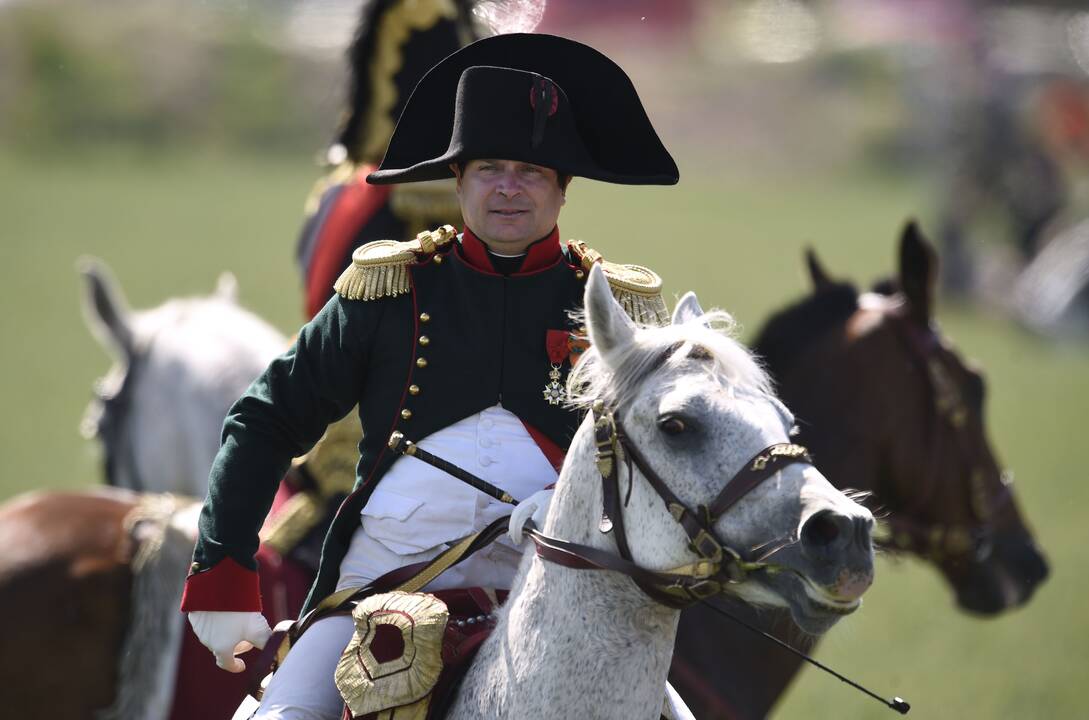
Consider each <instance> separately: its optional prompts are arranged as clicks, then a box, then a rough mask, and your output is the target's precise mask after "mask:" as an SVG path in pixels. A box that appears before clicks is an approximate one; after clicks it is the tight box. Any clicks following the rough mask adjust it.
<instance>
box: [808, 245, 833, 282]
mask: <svg viewBox="0 0 1089 720" xmlns="http://www.w3.org/2000/svg"><path fill="white" fill-rule="evenodd" d="M805 266H806V268H807V269H808V270H809V279H810V280H812V281H813V289H814V290H816V291H817V292H820V291H821V290H824V289H825V288H827V287H828V286H830V285H832V284H833V283H832V278H830V277H829V276H828V273H827V272H826V271H825V269H824V265H822V264H821V261H820V259H818V258H817V251H816V250H814V249H813V247H812V246H811V245H810V246H807V247H806V249H805Z"/></svg>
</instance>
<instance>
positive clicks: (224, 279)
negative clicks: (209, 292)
mask: <svg viewBox="0 0 1089 720" xmlns="http://www.w3.org/2000/svg"><path fill="white" fill-rule="evenodd" d="M214 295H215V296H216V297H217V298H219V299H220V300H225V301H227V302H229V303H235V304H237V303H238V278H236V277H235V276H234V273H232V272H224V273H221V274H220V276H219V279H218V280H216V290H215V293H214Z"/></svg>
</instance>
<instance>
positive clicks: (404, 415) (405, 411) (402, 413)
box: [401, 408, 412, 420]
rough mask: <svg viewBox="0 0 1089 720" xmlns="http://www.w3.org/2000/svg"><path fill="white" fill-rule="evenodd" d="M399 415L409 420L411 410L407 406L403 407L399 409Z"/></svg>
mask: <svg viewBox="0 0 1089 720" xmlns="http://www.w3.org/2000/svg"><path fill="white" fill-rule="evenodd" d="M401 417H403V418H404V419H405V420H409V419H410V418H411V417H412V411H411V410H409V409H408V408H405V409H404V410H402V411H401Z"/></svg>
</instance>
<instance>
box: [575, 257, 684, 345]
mask: <svg viewBox="0 0 1089 720" xmlns="http://www.w3.org/2000/svg"><path fill="white" fill-rule="evenodd" d="M567 247H568V249H570V251H571V254H572V255H573V256H574V257H575V258H577V259H578V261H579V263H580V264H581V265H582V267H583V269H584V270H586V271H587V272H589V271H590V268H592V267H593V266H594V265H595V264H600V265H601V269H602V270H604V271H605V277H606V279H608V281H609V287H610V288H612V291H613V297H615V298H616V300H617V302H619V303H620V306H621V307H622V308H624V312H626V313H628V317H630V318H631V319H632V320H635V321H636V322H638V323H644V324H647V325H667V324H668V323H669V311H668V310H667V309H666V304H665V300H664V299H662V278H660V277H658V273H656V272H654V271H653V270H651V269H650V268H645V267H643V266H642V265H621V264H619V263H614V262H609V261H608V260H606V259H605V258H604V257H602V255H601V253H599V252H598V251H597V250H594V249H593V248H591V247H589V246H588V245H587V244H586V243H584V242H582V241H581V240H568V241H567Z"/></svg>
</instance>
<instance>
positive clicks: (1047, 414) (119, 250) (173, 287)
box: [0, 153, 1089, 718]
mask: <svg viewBox="0 0 1089 720" xmlns="http://www.w3.org/2000/svg"><path fill="white" fill-rule="evenodd" d="M682 167H683V162H682ZM315 176H316V171H315V170H314V169H313V168H311V167H310V166H309V165H308V163H307V160H306V159H305V158H297V159H295V160H291V159H281V160H254V159H248V160H240V159H230V160H228V159H226V158H223V157H217V156H213V155H197V156H182V155H175V156H170V157H166V158H157V159H155V160H154V161H150V160H148V159H146V158H138V157H132V156H130V155H125V154H123V153H122V154H119V155H116V156H107V155H105V154H102V155H95V156H90V157H83V158H81V159H80V161H79V162H76V161H75V160H71V161H67V162H64V161H60V160H52V161H48V162H46V163H44V164H31V163H29V162H28V161H26V160H25V159H20V158H18V157H16V156H12V155H9V154H3V153H0V188H3V192H2V193H0V218H2V219H3V230H2V231H0V238H2V241H0V247H2V248H3V249H4V252H3V263H2V264H0V299H2V305H0V307H3V309H4V312H3V320H2V328H3V337H4V338H5V340H6V343H5V348H4V352H3V353H2V355H0V377H2V378H3V380H2V382H3V389H4V399H5V402H6V408H5V410H6V412H5V413H4V419H3V420H2V421H0V447H2V453H0V498H6V497H10V496H11V495H14V494H16V493H18V492H22V491H25V490H29V489H33V488H60V487H80V486H86V485H89V484H93V483H96V482H98V481H99V475H98V472H99V467H98V462H99V460H98V456H97V453H96V449H95V448H94V447H93V446H92V445H91V444H90V443H88V442H86V441H84V440H83V439H82V438H80V436H79V434H78V432H77V426H78V423H79V418H80V415H81V413H82V411H83V407H84V406H85V404H86V402H87V400H88V399H89V397H90V389H91V384H92V381H93V380H94V378H96V377H97V376H99V375H101V374H102V373H103V372H104V371H105V369H106V368H107V367H108V364H109V360H108V358H107V357H106V356H105V354H104V353H103V352H102V351H101V350H100V349H99V348H98V346H97V345H96V344H95V343H94V341H93V340H92V339H91V337H90V335H89V334H88V333H87V331H86V330H85V328H84V326H83V324H82V322H81V319H80V315H79V294H80V288H79V285H78V277H77V275H76V271H75V262H76V259H77V258H78V257H79V256H80V255H83V254H92V255H97V256H99V257H101V258H102V259H104V260H105V261H106V262H107V263H109V264H110V265H111V266H112V267H113V269H114V270H115V272H116V274H117V276H118V278H119V279H120V281H121V282H122V284H123V286H124V288H125V290H126V292H127V295H128V298H129V300H130V302H131V304H132V305H133V306H134V307H137V308H139V307H146V306H149V305H154V304H157V303H158V302H160V301H162V300H163V299H165V298H167V297H169V296H172V295H178V294H196V293H204V292H207V291H209V290H210V289H211V288H212V287H213V285H214V283H215V279H216V276H217V275H218V273H219V272H220V271H222V270H231V271H233V272H234V273H235V274H236V275H237V276H238V279H239V282H240V287H241V297H242V301H243V302H244V304H246V305H247V306H249V307H250V308H252V309H254V310H256V311H258V312H259V313H261V314H262V315H264V316H265V317H267V318H269V319H271V320H272V321H273V322H274V323H275V324H276V325H278V326H279V327H280V328H281V329H283V330H284V331H291V330H293V326H294V325H295V324H296V322H297V320H298V319H299V317H300V312H301V311H300V308H301V302H300V293H299V283H298V280H297V276H296V273H295V269H294V261H293V248H294V242H295V233H296V230H297V228H298V224H299V219H300V215H301V205H302V201H303V198H304V197H305V195H306V193H307V192H308V189H309V186H310V183H311V182H312V181H313V179H314V178H315ZM925 198H926V192H925V187H924V186H923V185H922V183H921V182H919V181H910V180H902V179H890V178H887V177H882V176H880V175H875V174H868V173H865V172H861V171H859V172H854V173H850V174H845V175H843V176H836V177H825V176H821V177H808V178H800V179H799V178H795V179H790V180H784V179H763V180H760V181H750V180H743V179H741V178H732V179H727V180H711V179H694V180H693V179H690V178H685V180H684V182H683V183H682V184H681V185H680V186H677V187H674V188H654V189H650V188H617V187H609V186H604V185H601V184H595V183H591V182H587V181H576V183H575V185H574V186H572V190H571V192H570V194H569V203H568V207H567V209H566V210H565V211H564V216H563V218H562V222H561V228H562V231H563V233H564V235H565V236H575V237H580V238H582V239H584V240H586V241H587V242H589V243H590V244H591V245H593V246H594V247H596V248H598V249H600V250H601V251H602V252H603V253H604V254H605V255H606V256H607V257H610V258H616V259H620V260H622V261H628V262H638V263H642V264H645V265H648V266H650V267H652V268H654V269H656V270H657V271H659V272H660V273H661V274H662V275H663V276H665V277H666V279H667V292H668V293H669V294H670V295H675V294H680V293H681V292H682V291H684V290H688V289H695V290H696V291H697V292H698V293H699V295H700V298H701V300H702V301H703V304H704V306H705V307H706V306H712V305H716V306H720V307H723V308H726V309H728V310H730V311H732V312H734V313H735V315H736V316H737V318H738V319H739V320H740V321H741V323H742V325H743V326H744V327H746V328H748V329H749V330H750V331H751V330H755V328H756V327H757V326H758V325H759V324H760V322H761V320H762V319H763V318H764V317H765V316H766V315H767V313H768V312H770V311H771V310H772V309H774V308H776V307H777V306H779V305H781V304H783V303H785V302H786V301H788V300H790V299H792V298H794V297H796V296H797V295H799V294H800V293H801V292H803V291H804V290H805V289H806V285H805V281H804V276H803V273H802V265H801V248H802V247H803V246H804V245H805V244H806V243H811V244H813V245H814V246H816V247H817V248H819V250H820V252H821V254H822V256H823V257H824V259H825V262H826V265H827V266H828V267H829V269H830V270H832V271H833V272H834V273H838V274H841V275H845V276H850V277H853V278H855V279H857V280H859V281H864V282H869V281H870V280H872V279H874V278H875V277H877V276H878V275H880V274H882V273H887V272H889V271H890V270H891V269H892V258H893V256H894V241H895V237H896V234H897V230H898V227H899V224H900V223H901V222H902V221H903V219H904V218H905V217H906V216H907V215H909V214H912V213H915V212H921V211H922V210H925V207H924V206H923V202H924V199H925ZM941 319H942V322H943V324H944V326H945V329H946V332H947V334H948V335H949V336H951V337H952V338H953V339H954V340H955V342H956V343H957V344H958V345H959V347H960V348H961V349H962V350H963V352H964V353H965V354H966V355H967V356H969V357H971V358H974V359H976V360H977V361H979V363H980V364H981V365H983V366H984V367H985V368H986V369H987V375H988V380H989V387H990V396H989V409H988V413H989V418H990V428H991V437H992V440H993V442H994V445H995V447H996V448H997V450H998V452H999V454H1000V456H1001V457H1002V458H1003V459H1004V460H1005V461H1006V462H1007V463H1008V464H1009V466H1010V467H1012V468H1013V469H1014V471H1015V472H1016V477H1017V480H1018V490H1019V492H1020V499H1021V503H1022V506H1023V509H1024V511H1025V513H1026V515H1027V516H1028V517H1029V518H1030V519H1031V520H1032V522H1033V525H1034V526H1035V529H1036V531H1037V533H1038V535H1039V538H1040V540H1041V543H1042V545H1043V546H1044V548H1045V550H1046V551H1047V553H1048V555H1049V558H1050V560H1051V563H1052V576H1051V579H1050V580H1049V581H1048V582H1047V584H1046V585H1044V586H1043V587H1042V589H1041V590H1040V592H1039V593H1038V594H1037V596H1036V598H1035V599H1034V600H1033V602H1032V603H1031V604H1030V606H1029V607H1027V608H1025V609H1023V610H1020V611H1017V612H1014V613H1012V614H1011V615H1010V616H1008V617H1004V618H1002V619H1000V620H993V621H981V620H977V619H973V618H970V617H967V616H965V615H963V614H960V613H958V612H957V611H956V610H955V609H954V608H953V606H952V600H951V596H950V594H949V593H948V592H947V590H946V589H945V588H944V587H943V586H942V584H941V582H940V580H939V579H938V577H937V575H936V573H934V572H933V571H931V570H930V569H928V568H927V567H924V566H923V565H921V564H920V563H917V562H912V561H906V562H902V563H893V562H889V561H882V562H881V563H880V567H879V577H878V580H877V583H876V584H875V586H874V589H873V590H872V591H871V593H870V594H869V596H868V597H867V600H866V605H865V607H864V608H863V609H862V610H861V611H860V612H859V613H858V614H857V615H856V616H854V617H852V618H849V619H847V620H845V621H844V622H843V623H841V625H840V626H839V627H837V628H836V629H835V630H833V632H832V633H831V635H830V637H829V638H828V639H827V640H826V641H825V642H824V644H823V645H822V646H821V648H820V651H819V657H820V659H822V660H823V661H825V662H827V663H830V664H832V665H833V666H834V667H836V668H837V669H839V670H840V671H841V672H844V673H847V674H849V675H851V676H852V677H854V678H855V679H857V680H859V681H861V682H864V683H866V684H869V685H871V686H872V687H873V688H874V689H877V690H879V691H880V692H884V693H887V694H890V695H892V694H897V695H902V696H904V697H905V698H907V699H908V700H910V701H911V702H912V703H913V704H914V707H915V709H914V711H913V713H912V717H917V718H946V717H949V718H954V717H955V718H1026V717H1033V718H1036V717H1039V718H1055V717H1061V718H1067V717H1084V716H1085V708H1084V702H1083V697H1082V695H1081V690H1082V686H1081V685H1080V683H1081V682H1083V681H1084V679H1085V677H1086V668H1087V667H1089V643H1087V642H1086V641H1087V640H1089V613H1087V612H1086V609H1085V608H1086V604H1085V597H1086V595H1087V590H1089V581H1087V580H1086V575H1085V573H1084V571H1085V569H1086V559H1085V554H1084V551H1083V549H1082V544H1083V543H1084V542H1085V541H1086V539H1087V534H1086V531H1085V527H1086V524H1085V521H1084V520H1083V519H1081V518H1080V517H1079V516H1080V513H1081V512H1083V511H1084V509H1085V508H1086V507H1087V506H1089V502H1087V500H1089V490H1087V489H1086V483H1085V482H1084V480H1083V476H1084V474H1085V470H1084V469H1083V468H1082V462H1083V461H1080V460H1079V459H1078V458H1080V454H1079V453H1078V452H1077V448H1078V447H1080V443H1081V442H1083V440H1082V439H1081V437H1080V435H1081V433H1080V425H1081V422H1082V421H1083V412H1084V410H1085V408H1086V406H1087V404H1089V362H1087V359H1089V355H1087V351H1086V349H1085V348H1082V347H1063V346H1052V345H1045V344H1042V343H1041V342H1039V341H1038V340H1035V339H1033V338H1031V337H1029V336H1026V335H1024V334H1022V333H1020V332H1019V331H1017V330H1016V329H1014V328H1013V327H1011V326H1010V325H1009V324H1007V323H1006V322H1004V321H1001V320H999V319H996V318H993V317H989V316H986V315H981V314H978V313H976V312H970V311H964V310H962V311H943V312H942V313H941ZM777 717H779V718H833V717H851V718H869V717H873V718H881V717H886V718H887V717H891V716H890V714H889V711H888V710H884V709H882V708H881V707H880V706H879V705H877V704H876V703H874V702H873V701H871V700H868V699H865V698H863V697H862V696H861V695H859V694H857V693H854V692H852V691H849V690H848V689H847V688H846V687H845V686H842V685H841V684H840V683H839V682H837V681H836V680H834V679H830V678H826V677H824V676H821V675H818V674H817V673H816V672H815V671H814V672H808V671H807V672H806V673H805V674H804V676H803V678H802V679H801V681H800V682H799V683H798V684H797V685H796V687H794V688H793V690H792V692H791V693H790V694H789V696H788V697H787V698H786V700H785V702H784V703H782V705H781V707H780V708H779V711H778V713H777Z"/></svg>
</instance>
